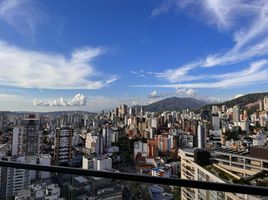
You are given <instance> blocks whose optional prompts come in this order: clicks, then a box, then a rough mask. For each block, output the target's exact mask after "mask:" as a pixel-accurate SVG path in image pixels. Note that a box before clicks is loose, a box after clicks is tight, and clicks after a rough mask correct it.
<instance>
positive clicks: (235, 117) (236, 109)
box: [233, 106, 240, 123]
mask: <svg viewBox="0 0 268 200" xmlns="http://www.w3.org/2000/svg"><path fill="white" fill-rule="evenodd" d="M239 121H240V109H239V106H234V107H233V122H234V123H238V122H239Z"/></svg>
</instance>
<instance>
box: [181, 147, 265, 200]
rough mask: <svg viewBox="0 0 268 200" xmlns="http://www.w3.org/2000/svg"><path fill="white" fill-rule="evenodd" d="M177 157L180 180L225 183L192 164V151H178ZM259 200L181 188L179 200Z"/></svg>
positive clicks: (226, 193)
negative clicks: (179, 165)
mask: <svg viewBox="0 0 268 200" xmlns="http://www.w3.org/2000/svg"><path fill="white" fill-rule="evenodd" d="M179 156H180V158H181V178H182V179H189V180H199V181H206V182H217V183H226V182H225V181H223V180H222V179H221V178H219V177H218V176H216V175H215V174H214V173H212V172H211V171H208V170H207V169H206V168H204V167H202V166H201V165H198V164H197V163H195V162H194V152H193V150H192V149H187V150H182V149H179ZM253 198H254V200H257V199H258V200H260V198H255V196H254V197H253V196H250V195H242V194H234V193H228V192H219V191H213V190H201V189H194V188H184V187H182V188H181V199H182V200H199V199H210V200H218V199H225V200H241V199H246V200H250V199H253Z"/></svg>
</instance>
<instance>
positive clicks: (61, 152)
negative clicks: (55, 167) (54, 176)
mask: <svg viewBox="0 0 268 200" xmlns="http://www.w3.org/2000/svg"><path fill="white" fill-rule="evenodd" d="M72 139H73V129H72V128H69V127H62V128H57V129H56V138H55V149H54V160H55V161H57V162H59V163H68V162H69V161H70V159H71V158H72Z"/></svg>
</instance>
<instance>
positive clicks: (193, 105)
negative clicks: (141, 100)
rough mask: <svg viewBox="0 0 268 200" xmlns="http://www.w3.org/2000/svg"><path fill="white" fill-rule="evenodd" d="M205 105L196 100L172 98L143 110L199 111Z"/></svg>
mask: <svg viewBox="0 0 268 200" xmlns="http://www.w3.org/2000/svg"><path fill="white" fill-rule="evenodd" d="M205 104H206V102H204V101H201V100H197V99H194V98H178V97H171V98H167V99H163V100H160V101H157V102H154V103H152V104H149V105H146V106H143V108H144V111H149V112H163V111H181V110H186V109H189V110H195V109H199V108H201V107H202V106H204V105H205Z"/></svg>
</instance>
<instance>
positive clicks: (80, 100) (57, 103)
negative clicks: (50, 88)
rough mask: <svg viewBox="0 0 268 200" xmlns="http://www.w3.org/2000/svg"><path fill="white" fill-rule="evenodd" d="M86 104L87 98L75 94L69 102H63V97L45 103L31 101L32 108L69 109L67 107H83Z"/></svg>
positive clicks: (38, 100) (36, 100) (37, 100)
mask: <svg viewBox="0 0 268 200" xmlns="http://www.w3.org/2000/svg"><path fill="white" fill-rule="evenodd" d="M86 104H87V98H86V97H85V96H84V95H83V94H80V93H78V94H76V95H75V96H74V97H73V98H72V99H71V100H70V101H67V100H65V99H64V98H63V97H60V98H58V99H54V100H52V101H47V102H46V101H43V100H40V99H34V100H33V105H34V106H52V107H69V106H85V105H86Z"/></svg>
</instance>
